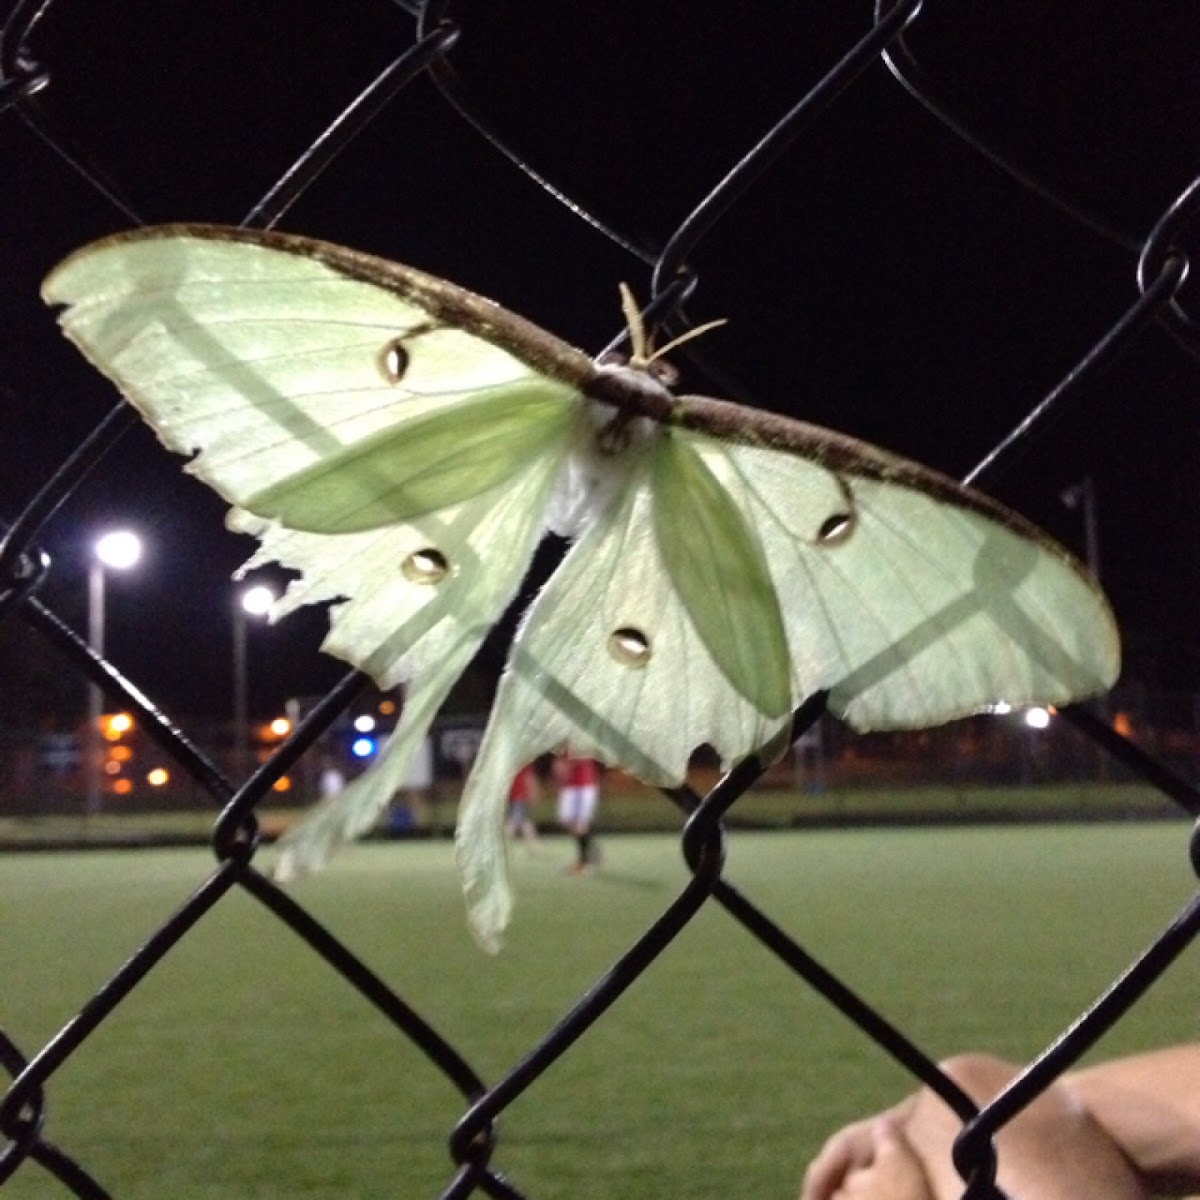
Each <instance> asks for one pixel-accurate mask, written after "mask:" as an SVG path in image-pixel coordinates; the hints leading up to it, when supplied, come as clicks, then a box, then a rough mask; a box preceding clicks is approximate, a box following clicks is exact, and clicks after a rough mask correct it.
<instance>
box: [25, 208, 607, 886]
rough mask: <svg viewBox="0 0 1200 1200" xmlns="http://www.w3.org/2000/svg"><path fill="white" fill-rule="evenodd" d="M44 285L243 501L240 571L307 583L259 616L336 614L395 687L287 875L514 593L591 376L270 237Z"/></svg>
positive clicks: (350, 257)
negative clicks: (369, 750) (376, 753)
mask: <svg viewBox="0 0 1200 1200" xmlns="http://www.w3.org/2000/svg"><path fill="white" fill-rule="evenodd" d="M43 294H44V296H45V298H46V300H47V301H48V302H50V303H52V304H56V305H63V306H65V308H64V310H63V312H62V314H61V316H60V320H61V322H62V325H63V328H64V330H65V331H66V333H67V334H68V336H69V337H70V338H71V339H72V340H73V341H74V342H76V344H77V345H78V346H79V347H80V349H81V350H82V351H83V352H84V354H85V355H86V356H87V357H88V358H89V359H90V360H91V361H92V362H93V363H94V364H95V365H96V366H97V367H98V368H99V369H100V370H101V371H103V372H104V373H105V374H106V375H108V376H109V377H110V378H111V379H112V380H113V381H114V382H115V383H116V384H117V386H118V387H119V388H120V389H121V391H122V392H123V393H124V394H125V395H126V396H127V397H128V398H129V399H130V400H131V401H132V402H133V403H134V404H135V406H136V407H137V408H138V410H139V411H140V412H141V414H142V415H143V416H144V417H145V418H146V420H147V421H148V422H149V423H150V424H151V425H152V426H153V427H154V429H155V430H156V431H157V433H158V435H159V437H160V438H161V440H162V441H163V442H164V444H165V445H166V446H167V447H168V448H169V449H171V450H174V451H177V452H179V453H182V454H192V453H196V457H195V458H194V459H192V461H191V462H190V463H189V464H188V469H189V470H190V471H192V472H193V473H195V474H196V475H198V476H200V478H202V479H203V480H205V482H207V483H209V484H210V485H211V486H212V487H214V488H215V489H216V490H217V491H218V492H219V493H220V494H221V495H222V496H224V497H225V498H226V499H228V500H230V501H231V502H233V503H234V504H235V505H237V506H238V507H237V508H235V509H234V510H233V511H232V512H231V514H230V517H229V524H230V526H231V527H232V528H235V529H239V530H243V531H246V532H250V533H254V534H256V535H257V536H258V537H259V538H260V539H262V543H263V544H262V546H261V548H260V550H259V552H258V553H257V554H256V555H255V557H254V558H253V559H252V560H251V563H250V564H248V567H249V566H257V565H260V564H261V563H264V562H268V561H279V562H282V563H284V564H285V565H287V566H289V567H294V568H297V569H299V570H300V571H301V572H302V575H301V578H300V579H298V580H296V581H295V582H293V583H292V585H291V586H290V588H289V590H288V593H287V595H286V596H285V597H284V599H283V600H282V602H281V603H280V604H279V605H278V606H277V608H276V610H275V612H274V614H273V616H274V617H278V616H280V615H283V614H284V613H285V612H288V611H291V610H292V609H293V608H295V607H297V606H299V605H302V604H308V603H314V602H318V601H335V602H337V603H336V604H335V606H334V608H333V609H332V612H331V628H330V633H329V636H328V638H327V639H326V642H325V643H324V648H325V649H326V650H328V651H329V652H330V653H333V654H336V655H338V656H339V657H341V658H344V659H346V660H347V661H349V662H350V663H352V664H353V665H355V666H357V667H360V668H362V669H363V670H365V671H367V672H369V673H370V674H371V675H372V676H374V678H375V679H376V681H377V682H378V683H379V684H380V686H382V687H391V686H394V685H396V684H398V683H401V682H403V683H405V684H407V688H406V703H405V705H404V709H403V714H402V719H401V722H400V725H399V727H398V728H397V731H396V734H395V735H394V737H393V739H392V740H391V741H390V742H389V744H388V745H387V746H386V747H385V749H384V751H383V753H382V754H381V758H380V761H379V762H378V763H377V764H376V766H375V768H374V769H373V770H372V771H370V772H368V773H367V774H366V775H364V776H362V777H360V779H359V780H357V781H355V783H354V784H352V785H351V787H350V788H348V789H347V791H346V792H344V793H343V794H342V796H341V797H339V800H338V803H337V805H336V806H328V807H326V808H324V809H320V810H318V811H317V812H316V813H315V814H314V815H313V817H312V818H311V819H310V820H309V821H307V822H306V823H305V824H303V825H302V826H301V827H300V829H298V830H297V831H295V836H290V835H289V842H288V845H286V846H285V850H284V855H283V857H282V859H281V864H280V869H281V872H282V873H283V874H285V875H286V874H295V873H297V872H299V871H301V870H304V869H307V868H308V867H311V866H315V865H317V864H319V862H320V861H321V860H322V859H323V858H324V857H325V856H326V854H327V853H328V851H329V850H330V849H331V848H332V846H333V845H335V844H336V843H337V842H338V841H341V840H343V839H344V838H345V837H348V836H353V835H354V834H355V833H358V832H362V831H364V830H365V829H367V828H369V827H370V826H371V824H372V823H373V821H374V820H375V818H376V816H377V814H378V811H379V809H380V808H381V807H382V806H383V805H385V804H386V803H387V801H388V799H389V798H390V796H391V794H392V792H393V791H394V789H395V787H396V786H397V784H398V783H399V782H400V781H401V780H403V778H404V777H405V776H406V774H407V763H408V759H409V757H410V756H411V754H412V753H413V751H414V750H415V749H416V748H417V746H419V744H420V741H421V739H422V738H423V736H424V734H425V731H426V729H427V727H428V724H429V721H430V720H431V718H432V716H433V715H434V713H435V712H436V711H437V709H438V707H439V706H440V704H441V702H442V700H443V698H444V696H445V694H446V692H447V691H448V690H449V688H450V686H451V685H452V684H453V682H454V680H455V679H456V678H457V676H458V675H459V673H460V672H461V671H462V669H463V667H464V666H465V665H466V663H467V662H469V661H470V659H471V657H472V656H473V655H474V653H475V651H476V650H477V648H478V646H479V644H480V642H481V641H482V639H483V637H484V636H485V635H486V633H487V632H488V630H489V629H490V627H491V626H492V625H493V624H494V622H495V621H496V620H497V619H498V618H499V617H500V615H501V613H502V612H503V611H504V609H505V608H506V607H507V605H508V604H509V603H510V601H511V600H512V597H513V596H514V594H515V592H516V589H517V588H518V586H519V585H520V581H521V578H522V576H523V574H524V572H525V569H526V567H527V565H528V561H529V558H530V556H531V555H532V552H533V549H534V546H535V545H536V543H537V541H538V539H539V538H540V537H541V535H542V533H543V532H544V529H545V524H546V519H547V510H548V506H549V504H550V497H551V494H552V491H553V488H554V485H555V482H556V480H557V478H558V476H559V474H560V472H561V469H562V466H563V461H564V459H565V457H566V455H567V454H568V451H569V446H570V444H571V440H572V438H573V437H575V436H576V425H577V424H578V423H579V422H580V420H581V414H582V411H583V406H582V404H581V402H580V398H579V385H580V382H581V381H582V380H584V379H586V378H588V377H589V376H590V375H591V374H593V373H594V368H593V367H592V364H591V362H590V360H589V359H588V358H587V356H586V355H583V354H582V353H580V352H578V351H575V350H572V349H571V348H570V347H567V346H566V345H565V344H563V343H561V342H558V341H557V340H556V339H554V338H551V337H550V336H549V335H548V334H543V333H541V332H540V331H538V330H536V328H535V327H533V326H531V325H528V323H527V322H524V321H522V320H521V319H520V318H518V317H514V316H512V315H511V314H508V313H506V312H504V310H502V309H499V308H498V307H497V306H495V305H494V304H491V302H489V301H486V300H482V299H481V298H479V297H476V296H473V295H472V294H470V293H468V292H465V291H463V290H462V289H459V288H455V287H453V285H450V284H447V283H444V282H442V281H441V280H437V279H433V278H432V277H430V276H426V275H423V274H421V273H420V272H417V271H413V270H412V269H410V268H405V267H401V266H398V265H396V264H392V263H387V262H384V261H382V260H378V259H373V258H370V257H369V256H366V255H361V254H356V253H355V252H353V251H348V250H341V249H339V248H337V247H332V246H328V245H326V244H324V243H320V242H313V241H310V240H307V239H303V238H295V237H290V236H287V235H282V234H267V233H261V232H254V231H243V230H231V229H223V228H210V227H188V226H174V227H164V228H159V229H148V230H141V231H136V232H133V233H130V234H123V235H120V236H118V237H115V238H110V239H107V240H105V241H102V242H99V243H96V244H95V245H93V246H89V247H85V248H84V249H83V250H80V251H78V252H76V253H75V254H73V255H72V256H71V257H70V258H68V259H66V260H65V261H64V262H63V263H62V264H60V265H59V266H58V267H57V268H56V269H55V271H54V272H53V273H52V274H51V275H50V277H49V278H48V279H47V280H46V283H45V285H44V289H43ZM460 448H461V456H459V455H457V453H456V452H457V450H459V449H460ZM447 463H451V464H454V465H453V466H452V468H451V469H447Z"/></svg>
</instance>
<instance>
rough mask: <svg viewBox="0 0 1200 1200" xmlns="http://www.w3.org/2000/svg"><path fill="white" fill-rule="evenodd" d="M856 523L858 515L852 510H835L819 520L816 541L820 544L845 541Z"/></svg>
mask: <svg viewBox="0 0 1200 1200" xmlns="http://www.w3.org/2000/svg"><path fill="white" fill-rule="evenodd" d="M857 525H858V517H857V516H855V514H854V513H852V512H835V513H833V514H831V515H830V516H828V517H826V518H825V520H824V521H822V522H821V528H820V529H818V530H817V543H818V545H821V546H837V545H840V544H841V543H842V542H844V541H846V540H847V539H848V538H849V537H850V535H851V534H852V533H853V532H854V530H855V528H856V526H857Z"/></svg>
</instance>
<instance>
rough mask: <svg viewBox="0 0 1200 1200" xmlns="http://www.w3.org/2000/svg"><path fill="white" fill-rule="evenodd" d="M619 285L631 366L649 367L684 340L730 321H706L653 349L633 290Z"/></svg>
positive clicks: (718, 319)
mask: <svg viewBox="0 0 1200 1200" xmlns="http://www.w3.org/2000/svg"><path fill="white" fill-rule="evenodd" d="M618 287H619V288H620V291H621V313H622V315H623V316H624V318H625V326H626V328H627V329H628V330H629V344H630V347H631V349H632V353H631V354H630V356H629V364H630V366H634V367H648V366H649V365H650V364H651V363H652V362H654V361H655V360H656V359H659V358H662V356H663V355H664V354H670V352H671V351H672V350H674V349H675V348H676V347H677V346H682V345H683V344H684V342H690V341H691V340H692V338H697V337H699V336H700V335H701V334H704V333H708V331H709V330H710V329H719V328H720V327H721V326H722V325H726V324H728V322H729V319H728V317H718V318H717V319H716V320H715V321H705V322H704V324H703V325H697V326H696V327H695V329H689V330H688V331H687V332H686V333H681V334H680V335H679V336H678V337H676V338H672V339H671V340H670V341H669V342H668V343H667V344H666V345H665V346H660V347H659V348H658V349H657V350H652V349H651V348H650V338H649V337H648V336H647V335H646V324H645V322H644V321H643V320H642V310H641V309H640V308H638V303H637V301H636V300H635V299H634V298H633V292H632V291H631V290H630V288H629V285H628V284H626V283H622V284H618Z"/></svg>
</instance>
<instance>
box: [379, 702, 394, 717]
mask: <svg viewBox="0 0 1200 1200" xmlns="http://www.w3.org/2000/svg"><path fill="white" fill-rule="evenodd" d="M379 711H380V712H381V713H382V714H383V715H384V716H385V717H390V716H391V715H392V713H394V712H395V711H396V702H395V700H380V702H379Z"/></svg>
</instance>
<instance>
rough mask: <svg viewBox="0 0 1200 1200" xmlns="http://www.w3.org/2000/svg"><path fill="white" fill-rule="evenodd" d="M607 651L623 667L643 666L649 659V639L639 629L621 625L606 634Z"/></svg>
mask: <svg viewBox="0 0 1200 1200" xmlns="http://www.w3.org/2000/svg"><path fill="white" fill-rule="evenodd" d="M608 652H609V654H611V655H612V656H613V658H615V659H616V660H617V662H619V663H620V664H621V665H622V666H623V667H644V666H645V665H646V664H647V663H648V662H649V661H650V653H651V651H650V639H649V638H648V637H647V636H646V635H645V634H644V633H643V632H642V631H641V630H640V629H634V628H633V627H632V626H630V625H623V626H622V627H621V628H620V629H615V630H613V632H612V633H610V634H609V635H608Z"/></svg>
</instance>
